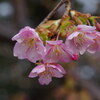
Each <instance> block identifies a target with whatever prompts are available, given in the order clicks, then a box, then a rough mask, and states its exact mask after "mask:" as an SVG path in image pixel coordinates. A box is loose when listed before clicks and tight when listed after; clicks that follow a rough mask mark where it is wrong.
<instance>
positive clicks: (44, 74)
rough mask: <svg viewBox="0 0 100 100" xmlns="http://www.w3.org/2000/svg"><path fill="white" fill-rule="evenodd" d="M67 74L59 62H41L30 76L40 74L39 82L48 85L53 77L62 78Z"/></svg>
mask: <svg viewBox="0 0 100 100" xmlns="http://www.w3.org/2000/svg"><path fill="white" fill-rule="evenodd" d="M64 74H65V70H64V69H63V67H62V66H61V65H59V64H48V63H47V64H41V65H38V66H36V67H35V68H34V69H33V70H32V71H31V72H30V74H29V77H30V78H34V77H37V76H39V79H38V80H39V83H40V84H42V85H48V84H49V83H50V82H51V81H52V77H57V78H61V77H63V75H64Z"/></svg>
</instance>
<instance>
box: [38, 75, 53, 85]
mask: <svg viewBox="0 0 100 100" xmlns="http://www.w3.org/2000/svg"><path fill="white" fill-rule="evenodd" d="M38 80H39V83H40V84H42V85H48V84H49V83H50V82H51V81H52V79H51V76H50V75H41V76H40V77H39V79H38Z"/></svg>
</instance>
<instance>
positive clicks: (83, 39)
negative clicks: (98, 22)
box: [65, 25, 96, 55]
mask: <svg viewBox="0 0 100 100" xmlns="http://www.w3.org/2000/svg"><path fill="white" fill-rule="evenodd" d="M95 32H96V30H95V27H92V26H87V25H78V26H77V30H76V31H75V32H73V33H72V34H70V35H69V36H68V37H67V39H66V42H65V44H66V46H68V47H70V48H72V49H73V50H74V51H75V52H79V53H80V54H81V55H82V54H84V53H85V51H87V49H88V48H89V47H90V46H91V45H92V44H94V43H95V41H94V39H95V37H96V36H94V33H95Z"/></svg>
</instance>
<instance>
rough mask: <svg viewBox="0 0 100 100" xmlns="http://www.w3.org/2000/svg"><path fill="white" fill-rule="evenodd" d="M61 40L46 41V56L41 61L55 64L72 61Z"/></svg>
mask: <svg viewBox="0 0 100 100" xmlns="http://www.w3.org/2000/svg"><path fill="white" fill-rule="evenodd" d="M62 42H63V41H62V40H56V41H47V42H46V43H47V44H46V55H45V56H44V58H43V61H44V62H46V63H56V62H69V61H70V60H72V56H71V54H70V52H69V50H68V49H67V48H66V46H65V44H64V43H62Z"/></svg>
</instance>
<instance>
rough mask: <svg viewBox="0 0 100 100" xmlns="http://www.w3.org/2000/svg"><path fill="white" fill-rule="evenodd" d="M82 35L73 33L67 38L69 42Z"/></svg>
mask: <svg viewBox="0 0 100 100" xmlns="http://www.w3.org/2000/svg"><path fill="white" fill-rule="evenodd" d="M79 34H80V32H77V31H76V32H73V33H72V34H71V35H69V36H68V37H67V39H68V40H71V39H73V38H74V37H77V36H78V35H79Z"/></svg>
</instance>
